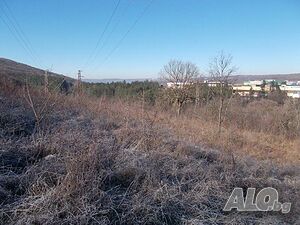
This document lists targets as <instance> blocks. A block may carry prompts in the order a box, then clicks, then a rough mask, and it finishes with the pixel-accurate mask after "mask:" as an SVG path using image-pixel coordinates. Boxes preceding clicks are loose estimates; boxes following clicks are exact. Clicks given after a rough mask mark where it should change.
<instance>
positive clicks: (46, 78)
mask: <svg viewBox="0 0 300 225" xmlns="http://www.w3.org/2000/svg"><path fill="white" fill-rule="evenodd" d="M48 72H49V71H48V70H45V76H44V89H45V93H46V94H47V93H48V92H49V80H48Z"/></svg>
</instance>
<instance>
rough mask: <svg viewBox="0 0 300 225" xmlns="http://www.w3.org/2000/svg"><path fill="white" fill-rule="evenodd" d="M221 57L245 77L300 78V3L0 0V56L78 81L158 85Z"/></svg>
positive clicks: (280, 0) (293, 0) (282, 0)
mask: <svg viewBox="0 0 300 225" xmlns="http://www.w3.org/2000/svg"><path fill="white" fill-rule="evenodd" d="M9 28H10V29H9ZM220 51H224V52H225V53H228V54H231V55H232V56H233V64H234V65H235V66H236V67H238V71H237V73H238V74H274V73H276V74H278V73H296V72H300V1H299V0H263V1H262V0H222V1H221V0H86V1H82V0H43V1H41V0H26V1H24V0H0V57H4V58H8V59H12V60H15V61H18V62H22V63H26V64H29V65H32V66H35V67H40V68H43V69H50V70H52V71H54V72H58V73H62V74H66V75H68V76H71V77H75V76H76V73H77V70H79V69H81V70H82V71H83V72H82V74H83V76H84V77H85V78H89V79H113V78H120V79H126V78H128V79H129V78H157V77H158V76H159V72H160V70H161V68H162V67H163V65H164V64H166V63H168V61H169V60H171V59H179V60H184V61H190V62H193V63H195V64H196V65H197V66H198V67H199V69H200V71H201V72H202V73H203V74H205V73H207V71H208V69H209V62H210V60H211V59H212V58H213V57H214V56H216V55H217V54H218V53H219V52H220Z"/></svg>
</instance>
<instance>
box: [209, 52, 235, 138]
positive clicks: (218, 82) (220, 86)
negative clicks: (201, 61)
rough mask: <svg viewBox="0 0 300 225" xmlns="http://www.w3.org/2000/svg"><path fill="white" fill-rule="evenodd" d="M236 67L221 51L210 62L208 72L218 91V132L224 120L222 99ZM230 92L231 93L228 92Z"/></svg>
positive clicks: (226, 93)
mask: <svg viewBox="0 0 300 225" xmlns="http://www.w3.org/2000/svg"><path fill="white" fill-rule="evenodd" d="M236 70H237V69H236V67H235V66H233V65H232V56H231V55H226V54H224V52H221V53H220V54H219V55H217V56H216V57H215V58H213V60H212V61H211V63H210V70H209V74H210V76H211V79H212V81H214V82H215V88H216V90H217V91H218V93H217V95H218V97H219V110H218V134H220V133H221V129H222V123H223V121H224V113H225V112H226V110H224V101H225V99H226V98H227V97H228V95H229V93H228V91H229V86H228V85H229V83H230V81H231V75H232V74H233V73H234V72H235V71H236ZM230 94H231V93H230Z"/></svg>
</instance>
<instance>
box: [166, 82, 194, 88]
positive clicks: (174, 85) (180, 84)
mask: <svg viewBox="0 0 300 225" xmlns="http://www.w3.org/2000/svg"><path fill="white" fill-rule="evenodd" d="M191 84H193V83H192V82H168V83H167V88H183V87H184V86H186V85H191Z"/></svg>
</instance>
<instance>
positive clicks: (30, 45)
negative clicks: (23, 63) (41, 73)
mask: <svg viewBox="0 0 300 225" xmlns="http://www.w3.org/2000/svg"><path fill="white" fill-rule="evenodd" d="M3 2H4V5H5V6H6V8H7V9H8V12H9V14H10V16H11V17H12V20H13V21H14V23H15V24H16V27H17V28H18V29H19V31H20V34H21V35H22V36H23V39H24V41H25V43H26V44H27V45H28V48H29V49H30V51H31V52H32V53H33V55H34V56H35V58H36V59H37V60H38V62H39V63H40V62H41V61H40V60H41V58H40V57H39V55H38V54H37V53H36V51H35V49H34V48H33V47H32V44H31V42H30V40H29V38H28V37H27V35H26V33H25V32H24V30H23V29H22V27H21V26H20V24H19V22H18V20H17V19H16V17H15V16H14V13H13V11H12V10H11V8H10V7H9V5H8V4H7V1H6V0H3Z"/></svg>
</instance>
